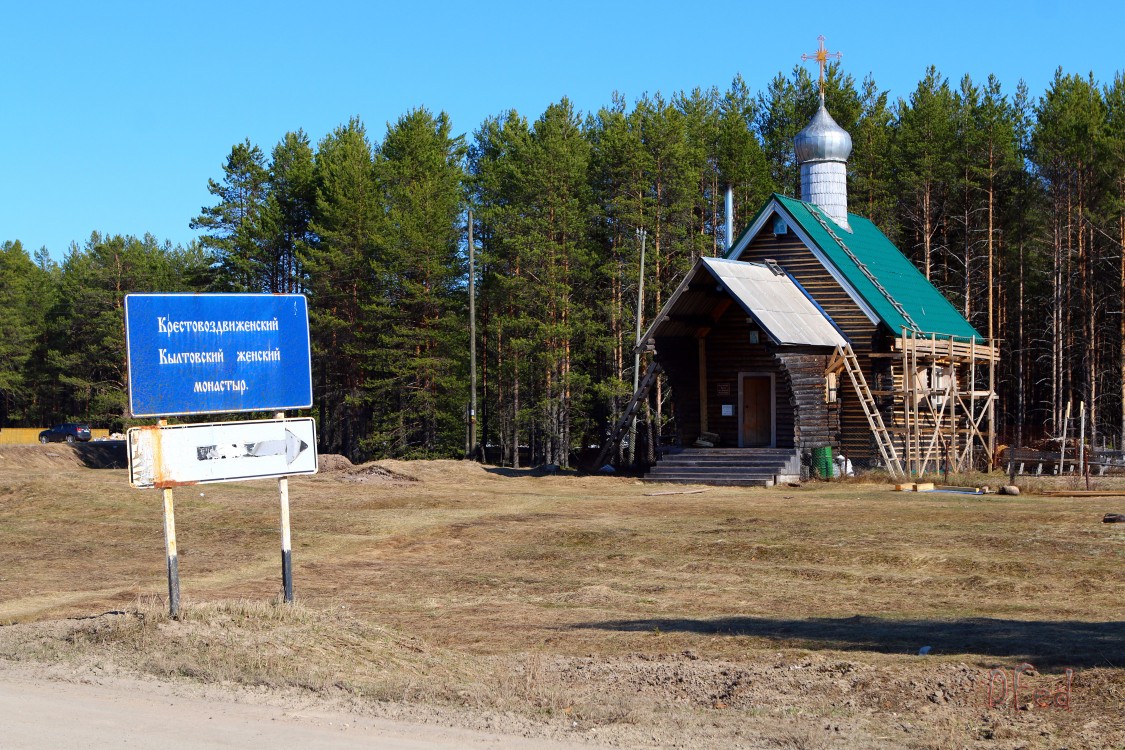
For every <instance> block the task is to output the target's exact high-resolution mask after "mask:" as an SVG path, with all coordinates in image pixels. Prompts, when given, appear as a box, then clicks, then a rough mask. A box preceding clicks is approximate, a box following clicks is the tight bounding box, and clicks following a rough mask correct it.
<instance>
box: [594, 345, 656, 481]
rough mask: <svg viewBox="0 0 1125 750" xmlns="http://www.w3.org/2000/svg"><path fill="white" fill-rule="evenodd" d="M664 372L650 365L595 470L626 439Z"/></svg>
mask: <svg viewBox="0 0 1125 750" xmlns="http://www.w3.org/2000/svg"><path fill="white" fill-rule="evenodd" d="M662 372H664V368H663V367H661V366H660V365H659V364H658V363H656V362H652V363H650V364H649V366H648V369H647V370H645V375H644V377H643V378H641V382H640V384H639V385H638V386H637V392H636V393H634V394H633V398H632V400H630V401H629V405H628V406H626V407H625V411H624V412H623V413H622V414H621V418H620V419H618V420H617V424H616V425H615V426H614V428H613V431H612V432H611V433H609V440H608V441H607V442H606V444H605V445H603V446H602V452H601V453H599V454H598V460H597V463H596V464H595V465H594V468H596V469H600V468H602V467H603V466H605V460H606V459H607V458H609V454H610V451H612V450H613V449H614V448H616V447H617V444H618V443H620V442H621V439H622V438H624V437H625V431H626V430H627V429H628V427H629V423H630V422H631V421H632V419H633V417H634V416H635V415H636V414H637V412H638V411H639V410H640V408H641V404H643V403H644V402H645V399H647V398H648V392H649V391H650V390H652V385H653V383H655V382H656V376H657V375H659V374H660V373H662Z"/></svg>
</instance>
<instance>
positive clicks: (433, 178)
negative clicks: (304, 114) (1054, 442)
mask: <svg viewBox="0 0 1125 750" xmlns="http://www.w3.org/2000/svg"><path fill="white" fill-rule="evenodd" d="M826 87H827V88H826V101H827V106H828V109H829V111H830V112H831V113H832V115H833V117H834V118H835V119H836V121H837V122H838V123H839V124H840V125H841V126H842V127H843V128H845V129H846V130H847V131H849V132H850V133H851V135H852V138H853V142H854V149H853V153H852V157H851V161H850V164H849V185H848V187H849V201H850V204H849V209H850V210H851V211H852V212H854V213H858V214H861V215H864V216H867V217H869V218H871V219H872V220H873V221H874V222H875V223H876V224H877V225H878V226H879V227H880V228H882V230H883V231H884V232H885V233H886V234H887V235H888V237H890V239H891V240H892V241H893V242H895V244H896V245H897V246H898V247H899V248H900V249H901V250H902V251H903V252H904V253H906V254H907V255H908V256H909V257H910V258H911V259H912V260H913V261H914V262H915V263H916V264H917V266H918V267H919V269H921V270H922V272H923V273H925V275H926V276H927V277H928V278H929V279H930V280H931V281H932V282H933V283H934V284H935V285H936V286H937V287H938V288H939V289H941V290H942V292H944V293H945V294H946V295H947V296H948V297H949V298H950V299H951V300H952V301H953V302H954V304H955V305H956V306H957V307H958V308H959V309H960V310H962V311H963V312H964V314H965V315H966V317H967V318H968V319H969V320H970V321H971V322H972V323H973V325H974V326H975V327H976V328H977V330H978V331H980V332H981V333H982V335H984V336H985V337H988V338H994V339H997V340H998V341H999V343H1000V346H1001V349H1002V355H1003V356H1002V362H1001V368H1000V372H999V384H1000V394H1001V400H1000V403H999V409H998V428H999V431H1000V435H999V438H1000V442H1002V443H1008V442H1015V441H1017V440H1022V441H1023V442H1027V441H1030V440H1032V439H1034V438H1037V437H1042V436H1044V435H1050V434H1054V433H1057V432H1058V430H1059V428H1060V421H1061V419H1062V415H1063V413H1064V412H1065V410H1066V406H1067V404H1068V403H1072V404H1074V405H1075V406H1077V403H1078V402H1079V401H1083V402H1085V404H1086V405H1087V409H1088V411H1089V415H1090V418H1091V420H1092V423H1093V425H1094V428H1095V431H1096V433H1095V440H1096V441H1097V442H1098V443H1099V444H1101V443H1106V444H1110V445H1116V446H1118V447H1120V446H1121V445H1122V444H1123V443H1125V409H1123V404H1125V314H1123V313H1125V253H1123V252H1122V246H1123V242H1125V76H1123V75H1122V74H1121V73H1118V74H1117V75H1116V76H1115V78H1114V79H1113V80H1112V81H1110V82H1099V81H1096V80H1094V78H1093V77H1092V75H1091V76H1082V75H1072V74H1066V73H1064V72H1063V71H1062V70H1059V71H1058V72H1057V73H1056V74H1055V77H1054V80H1053V81H1052V82H1051V84H1050V86H1049V88H1048V89H1047V91H1045V92H1043V94H1042V95H1040V96H1038V97H1036V96H1033V95H1032V94H1031V92H1029V91H1027V89H1026V87H1025V86H1023V84H1022V83H1021V84H1019V85H1017V86H1016V88H1015V89H1012V90H1005V89H1004V88H1003V87H1002V86H1001V83H1000V82H999V81H997V80H996V79H995V78H992V77H990V78H989V79H988V80H987V81H984V82H974V81H972V80H970V79H969V77H967V76H966V77H965V78H963V79H961V80H960V81H956V82H952V83H951V82H950V81H949V80H948V79H947V78H946V77H944V76H943V75H942V74H940V73H939V72H938V71H937V70H935V69H932V68H931V69H930V70H928V71H927V73H926V75H925V77H924V78H923V80H921V81H920V82H919V83H918V85H917V88H916V89H915V90H914V91H912V92H910V93H909V95H907V96H905V97H904V98H901V99H898V100H897V101H892V100H891V99H890V97H889V95H888V93H887V92H886V91H881V90H880V89H879V88H878V86H877V85H876V84H875V82H874V81H873V80H872V79H870V78H868V79H867V80H864V81H863V82H862V83H861V84H859V85H857V84H856V82H855V80H854V79H853V78H852V77H850V76H848V75H844V74H842V73H841V71H840V69H839V67H838V66H830V68H829V70H828V75H827V82H826ZM817 101H818V100H817V91H816V86H815V84H814V82H813V81H812V80H811V79H810V78H809V76H808V74H807V73H806V72H805V70H803V69H801V68H797V69H795V70H794V71H793V73H792V74H791V75H790V76H788V77H786V76H784V75H781V74H779V75H777V76H776V77H775V78H773V79H772V80H771V81H770V82H769V84H768V85H767V87H766V89H765V91H763V92H760V93H757V94H754V93H753V92H751V91H750V90H749V88H748V87H747V85H746V83H745V82H744V81H743V80H742V79H741V78H736V79H735V80H734V81H733V83H732V84H731V85H730V87H729V88H728V89H727V90H726V91H719V90H717V89H696V90H694V91H690V92H680V93H677V94H675V95H673V96H671V97H665V96H663V95H660V94H654V95H646V96H644V97H642V98H641V99H640V100H638V101H636V102H634V103H632V104H630V103H628V102H626V101H625V100H624V99H623V98H621V97H619V96H615V97H614V98H613V101H612V102H611V103H610V104H609V105H608V106H606V107H603V108H602V109H599V110H598V111H596V112H590V113H582V112H578V111H576V110H575V109H574V107H573V106H572V104H571V103H570V102H569V101H567V100H565V99H564V100H562V101H559V102H557V103H555V104H552V105H551V106H549V107H548V108H547V109H546V111H544V112H543V113H542V114H540V115H538V117H536V119H534V120H533V121H532V120H529V119H528V118H527V117H526V116H524V115H522V114H520V113H518V112H515V111H509V112H505V113H502V114H500V115H498V116H496V117H493V118H490V119H488V120H487V121H485V122H484V123H482V124H480V126H479V127H478V128H477V129H476V130H475V132H474V133H473V134H472V136H471V138H469V137H466V136H464V135H457V134H455V131H454V129H453V126H452V124H451V122H450V120H449V118H448V116H447V115H445V114H444V113H441V114H434V113H432V112H431V111H429V110H427V109H424V108H422V109H417V110H414V111H411V112H409V113H407V114H405V115H403V116H402V117H401V118H399V119H398V120H397V121H396V122H394V123H392V124H390V125H389V126H388V128H387V131H386V133H384V134H383V135H382V137H381V138H380V139H378V140H376V139H375V138H373V136H372V135H369V134H368V132H367V129H366V127H365V126H364V124H363V123H362V122H360V121H359V120H358V119H353V120H351V121H350V122H348V123H346V124H341V125H340V126H339V127H337V128H336V129H335V130H334V131H333V132H331V133H330V134H328V135H327V136H325V137H324V138H323V139H322V140H321V141H320V142H319V143H316V144H315V145H314V144H312V143H311V142H310V140H309V137H308V136H307V135H306V134H305V133H304V132H303V131H302V130H296V131H294V132H290V133H287V134H286V135H285V137H284V138H282V140H281V141H280V142H279V143H278V144H277V145H276V146H274V147H273V149H272V151H270V152H269V153H268V154H267V153H266V152H264V151H263V150H262V149H261V147H259V146H258V145H255V144H253V143H250V142H249V141H245V142H242V143H237V144H235V145H234V146H233V147H232V148H231V151H230V153H229V155H227V156H226V159H225V161H224V162H223V164H222V174H221V175H218V176H217V177H216V178H215V179H213V180H211V181H210V183H209V185H208V190H209V191H210V193H211V195H212V196H213V204H212V205H209V206H205V207H203V208H202V209H201V210H200V213H199V215H197V216H195V217H185V221H187V220H189V219H190V223H191V227H192V228H194V229H196V230H197V231H198V232H199V233H200V236H201V238H200V240H199V241H198V242H197V243H193V244H192V245H191V246H189V247H186V248H184V247H172V246H170V245H169V244H167V243H160V242H159V241H158V240H156V239H155V238H153V237H151V236H148V235H145V236H144V237H140V238H138V237H136V236H125V237H122V236H101V235H99V234H96V233H95V234H92V235H91V236H90V237H89V239H88V240H86V241H85V243H84V244H81V245H78V244H73V245H72V246H71V247H70V249H69V250H68V251H67V252H66V254H65V256H64V257H63V258H62V260H61V262H59V263H56V262H55V261H54V260H52V258H51V256H50V254H49V253H48V252H47V251H46V249H41V250H40V251H38V252H35V253H30V252H29V251H28V250H27V249H25V248H24V247H23V246H22V245H21V243H20V242H19V241H15V240H12V241H7V242H4V243H3V244H2V245H0V316H3V320H2V322H0V326H3V329H4V331H5V335H4V336H3V337H0V428H2V427H6V426H45V425H47V424H49V423H54V422H58V421H62V420H82V421H87V422H90V423H91V424H93V425H94V426H97V427H108V428H110V429H113V430H121V429H122V428H123V427H125V426H128V425H129V424H131V423H132V422H131V420H130V419H129V417H128V414H127V401H128V399H127V394H126V393H125V388H126V373H125V352H124V328H123V316H122V306H123V301H122V300H123V295H124V294H126V293H128V292H140V291H145V292H171V291H259V292H302V293H304V294H306V295H308V299H309V308H310V319H311V320H310V323H311V327H312V340H313V377H314V394H315V405H314V408H313V411H312V413H313V415H314V416H315V417H317V419H318V434H319V436H320V440H321V443H322V444H321V446H320V450H321V451H322V452H332V453H343V454H345V455H347V456H348V457H349V458H351V459H352V460H364V459H369V458H379V457H427V456H428V457H436V456H460V455H463V454H464V453H465V450H466V418H467V410H468V404H469V320H468V296H467V295H468V292H467V289H468V284H467V280H468V261H467V258H468V254H467V245H466V236H467V227H466V220H467V216H468V215H469V211H470V210H471V211H472V216H473V217H474V222H475V225H474V228H473V229H474V235H475V237H476V258H477V263H476V273H477V279H476V282H477V284H476V286H477V290H478V298H477V311H478V315H477V318H478V327H477V348H478V352H479V364H478V373H479V394H480V396H479V412H478V436H479V440H480V441H481V442H482V443H483V444H484V445H486V446H487V449H488V457H489V458H490V459H491V460H493V461H497V462H503V463H505V464H508V465H520V464H521V463H522V464H526V463H528V462H530V463H535V464H538V463H554V464H558V465H560V466H563V467H565V466H568V465H573V463H574V461H575V460H576V456H578V454H579V451H581V450H582V449H584V448H588V447H590V446H595V445H598V444H599V443H600V442H601V440H602V439H603V437H604V434H605V431H606V429H607V425H608V424H610V422H611V420H613V419H614V417H615V415H616V414H618V413H620V411H621V409H622V408H623V407H624V405H625V403H626V401H627V400H628V397H629V395H630V391H631V388H632V379H633V353H632V349H633V344H634V336H635V326H636V316H637V312H638V311H637V309H636V299H637V283H638V266H639V251H640V242H639V240H638V230H644V232H645V242H646V264H645V303H644V309H643V310H642V311H641V314H642V316H643V320H644V321H646V325H647V321H648V320H650V319H651V317H652V316H653V315H654V314H655V312H656V311H657V310H658V309H659V308H660V307H661V305H663V303H664V302H665V300H666V299H667V298H668V296H669V295H670V294H671V292H672V290H673V289H674V288H675V286H676V285H677V284H678V282H679V281H680V280H681V279H682V277H683V275H684V273H685V272H686V271H687V270H688V269H690V268H691V267H692V265H693V264H694V262H695V261H696V259H697V258H699V257H700V256H704V255H706V256H714V255H719V254H721V253H722V252H723V249H724V247H725V244H726V240H727V238H726V237H724V236H723V233H724V229H723V224H724V217H723V193H724V191H725V189H726V186H727V185H731V186H733V190H734V205H735V215H736V220H735V227H736V230H735V231H736V232H737V231H740V228H741V227H743V226H745V225H746V224H747V223H748V222H749V221H750V220H751V219H752V218H753V213H754V212H755V211H756V210H757V209H758V208H759V207H760V206H761V205H762V203H763V202H764V201H765V199H766V198H767V197H768V196H769V195H770V193H772V192H779V193H782V194H785V195H790V196H793V195H797V191H798V185H797V176H798V171H797V166H796V164H795V161H794V155H793V136H794V135H795V134H796V133H797V132H798V131H799V130H800V129H801V128H803V127H804V125H805V124H806V123H807V122H808V121H809V119H810V118H811V116H812V114H813V113H814V111H815V109H816V106H817ZM645 364H646V363H645V362H643V361H642V364H641V366H642V368H643V367H644V366H645ZM659 395H660V398H661V399H665V400H666V399H667V396H668V393H667V390H666V389H665V388H663V386H662V387H661V389H660V391H659ZM655 412H657V413H654V414H652V415H651V416H652V418H653V419H654V420H656V419H667V418H668V414H667V411H666V410H665V409H664V408H663V406H662V402H661V401H659V400H658V401H657V404H656V409H655Z"/></svg>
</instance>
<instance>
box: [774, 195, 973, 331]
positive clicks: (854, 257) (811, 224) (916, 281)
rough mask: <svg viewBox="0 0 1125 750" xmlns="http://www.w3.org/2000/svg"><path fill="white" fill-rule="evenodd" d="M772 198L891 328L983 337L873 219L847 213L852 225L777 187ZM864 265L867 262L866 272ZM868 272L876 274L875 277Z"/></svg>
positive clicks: (893, 329) (892, 329)
mask: <svg viewBox="0 0 1125 750" xmlns="http://www.w3.org/2000/svg"><path fill="white" fill-rule="evenodd" d="M773 199H774V200H776V201H777V202H778V203H779V204H780V205H781V206H782V208H784V209H785V211H786V212H787V213H788V214H789V215H790V217H791V218H792V219H793V220H794V221H795V222H796V223H797V224H798V225H799V226H800V228H801V229H802V230H803V231H804V233H805V235H807V236H808V237H809V238H810V239H811V240H812V241H813V242H814V243H816V245H817V248H818V249H819V250H820V251H821V252H822V253H823V254H824V255H825V256H826V257H827V258H828V260H829V261H830V262H831V263H832V265H833V266H835V267H836V270H838V271H839V272H840V274H841V275H842V276H844V278H846V279H847V281H848V283H850V284H851V286H852V287H853V288H854V289H855V291H856V292H857V293H858V294H859V296H860V297H862V298H863V300H864V301H865V302H866V303H867V305H868V307H870V308H871V309H872V310H873V311H874V312H875V314H876V315H877V316H878V317H879V319H880V320H882V321H883V323H884V324H885V325H886V326H887V327H888V328H890V329H891V331H892V332H894V333H895V334H898V333H899V332H900V331H901V330H902V329H903V328H906V329H907V330H918V331H920V332H923V333H937V334H944V335H946V336H953V337H955V338H958V339H965V340H968V339H971V338H976V339H977V340H979V341H983V340H984V337H983V336H981V335H980V333H978V332H977V330H976V329H975V328H973V326H972V325H970V324H969V321H967V320H965V318H964V317H963V316H962V315H961V313H959V312H958V311H957V308H955V307H953V305H952V304H950V302H949V300H947V299H946V298H945V296H944V295H943V294H942V293H941V292H939V291H938V290H937V288H936V287H934V285H933V284H931V283H930V282H929V281H928V280H927V279H926V277H925V276H923V275H922V272H921V271H919V270H918V268H917V267H916V266H915V265H914V264H913V263H911V262H910V259H909V258H907V257H906V256H905V255H903V254H902V253H901V252H900V251H899V249H898V248H897V247H895V246H894V245H893V244H892V243H891V241H890V240H888V239H887V237H886V235H884V234H883V233H882V232H880V231H879V229H878V227H876V226H875V225H874V224H872V223H871V222H870V221H868V220H867V219H865V218H863V217H862V216H856V215H855V214H848V225H849V227H850V228H851V231H848V230H847V229H844V228H843V227H841V226H839V225H838V224H836V223H835V222H834V221H833V220H832V219H831V218H829V217H828V215H827V214H825V213H824V212H823V211H821V210H820V209H819V208H818V207H816V206H814V205H812V204H811V203H805V202H803V201H799V200H795V199H793V198H786V197H785V196H783V195H777V194H776V193H775V194H774V196H773ZM767 205H768V203H767ZM818 219H819V220H818ZM829 230H831V234H830V233H829ZM833 234H834V235H835V236H836V237H837V238H839V240H840V241H839V242H837V241H836V239H834V238H833V236H832V235H833ZM861 266H863V267H866V271H867V272H866V273H865V272H864V268H863V267H861ZM868 274H870V276H872V277H874V279H875V281H874V282H873V281H872V279H871V278H869V276H868ZM875 282H878V285H877V284H876V283H875ZM880 286H881V287H882V290H880V288H879V287H880Z"/></svg>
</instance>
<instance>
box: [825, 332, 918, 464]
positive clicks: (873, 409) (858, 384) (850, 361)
mask: <svg viewBox="0 0 1125 750" xmlns="http://www.w3.org/2000/svg"><path fill="white" fill-rule="evenodd" d="M841 366H842V368H843V369H845V370H847V371H848V377H849V378H850V379H851V381H852V387H853V388H855V392H856V395H858V396H859V403H860V404H861V405H862V406H863V413H864V414H865V415H866V416H867V424H868V425H869V426H870V427H871V432H872V434H873V435H875V443H876V444H877V445H878V446H879V453H880V454H882V456H883V464H884V465H885V466H886V467H887V471H888V472H890V474H891V476H892V477H894V478H895V479H905V478H906V472H905V471H903V468H902V462H901V461H900V460H899V457H898V451H896V450H895V444H894V440H892V439H891V433H890V432H888V431H887V426H886V425H885V424H884V423H883V415H882V414H880V413H879V407H878V405H877V404H876V403H875V397H874V396H872V395H871V389H870V388H868V387H867V378H865V377H864V375H863V368H862V367H860V364H859V358H858V357H856V356H855V351H854V350H853V349H852V345H851V344H845V345H843V346H837V347H836V352H835V354H834V355H833V358H832V365H830V366H829V370H839V369H840V368H841Z"/></svg>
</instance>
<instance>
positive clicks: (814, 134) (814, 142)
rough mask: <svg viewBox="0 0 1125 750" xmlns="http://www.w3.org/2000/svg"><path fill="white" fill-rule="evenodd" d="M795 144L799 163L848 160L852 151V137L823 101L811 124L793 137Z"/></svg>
mask: <svg viewBox="0 0 1125 750" xmlns="http://www.w3.org/2000/svg"><path fill="white" fill-rule="evenodd" d="M793 144H794V146H795V147H796V150H797V163H798V164H804V163H806V162H811V161H843V162H846V161H847V160H848V156H849V155H851V153H852V137H851V136H850V135H848V131H846V130H844V129H843V128H842V127H840V126H839V125H837V124H836V121H835V120H833V119H832V115H830V114H828V110H827V109H825V108H824V102H823V101H822V102H821V104H820V109H818V110H817V112H816V114H815V115H813V118H812V120H811V121H810V122H809V124H808V125H806V126H805V129H804V130H802V131H801V132H800V133H798V134H797V137H796V138H794V139H793Z"/></svg>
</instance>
